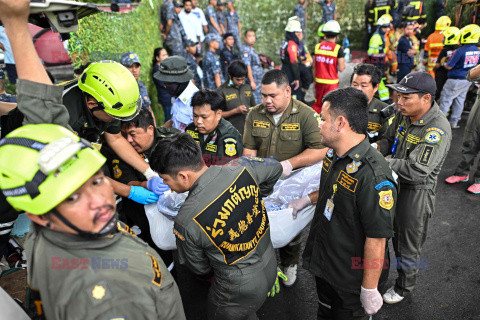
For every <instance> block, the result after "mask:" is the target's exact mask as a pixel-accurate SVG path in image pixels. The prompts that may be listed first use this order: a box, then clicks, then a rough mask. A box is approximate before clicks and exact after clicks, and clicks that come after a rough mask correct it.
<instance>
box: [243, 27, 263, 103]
mask: <svg viewBox="0 0 480 320" xmlns="http://www.w3.org/2000/svg"><path fill="white" fill-rule="evenodd" d="M243 40H244V41H245V45H244V46H243V49H242V52H241V56H242V59H243V62H245V64H246V65H247V68H248V80H249V82H250V85H251V86H252V90H253V96H254V97H255V102H256V103H257V104H259V103H261V102H262V91H261V82H262V77H263V68H262V64H261V62H260V58H259V57H258V54H257V52H256V51H255V49H254V48H253V45H254V44H255V41H256V39H255V31H253V30H251V29H250V30H247V31H245V37H244V38H243Z"/></svg>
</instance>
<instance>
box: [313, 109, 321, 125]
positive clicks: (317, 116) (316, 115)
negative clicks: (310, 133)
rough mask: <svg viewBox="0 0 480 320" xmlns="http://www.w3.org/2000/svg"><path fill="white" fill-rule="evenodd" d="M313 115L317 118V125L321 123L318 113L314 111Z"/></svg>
mask: <svg viewBox="0 0 480 320" xmlns="http://www.w3.org/2000/svg"><path fill="white" fill-rule="evenodd" d="M313 116H314V117H315V119H317V122H318V125H321V124H322V119H321V118H320V115H319V114H318V113H316V112H315V114H314V115H313Z"/></svg>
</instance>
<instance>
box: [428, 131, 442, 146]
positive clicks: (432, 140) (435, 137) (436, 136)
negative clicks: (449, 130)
mask: <svg viewBox="0 0 480 320" xmlns="http://www.w3.org/2000/svg"><path fill="white" fill-rule="evenodd" d="M444 134H445V131H443V130H441V129H438V128H429V129H427V133H426V134H425V142H426V143H429V144H438V143H440V141H441V140H442V136H443V135H444Z"/></svg>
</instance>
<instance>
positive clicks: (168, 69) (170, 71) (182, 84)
mask: <svg viewBox="0 0 480 320" xmlns="http://www.w3.org/2000/svg"><path fill="white" fill-rule="evenodd" d="M153 77H154V78H156V79H157V80H159V81H163V82H164V83H165V88H166V90H167V91H168V93H170V95H171V96H172V97H173V98H174V101H173V104H172V119H171V122H167V124H166V126H172V127H174V128H176V129H179V130H180V131H185V128H186V127H187V125H189V124H190V123H192V121H193V114H192V108H191V106H190V101H191V100H192V96H193V95H194V94H195V92H197V91H198V88H197V87H196V86H195V84H194V83H193V81H192V79H193V73H192V71H190V69H189V68H188V65H187V61H186V60H185V58H183V57H179V56H173V57H168V58H166V59H165V60H163V61H162V62H161V63H160V69H159V71H158V72H156V73H154V74H153Z"/></svg>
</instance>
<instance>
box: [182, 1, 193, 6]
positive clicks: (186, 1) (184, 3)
mask: <svg viewBox="0 0 480 320" xmlns="http://www.w3.org/2000/svg"><path fill="white" fill-rule="evenodd" d="M185 2H192V0H183V5H185Z"/></svg>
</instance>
